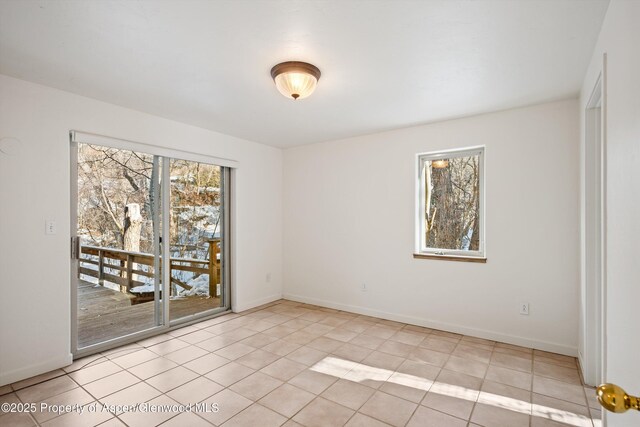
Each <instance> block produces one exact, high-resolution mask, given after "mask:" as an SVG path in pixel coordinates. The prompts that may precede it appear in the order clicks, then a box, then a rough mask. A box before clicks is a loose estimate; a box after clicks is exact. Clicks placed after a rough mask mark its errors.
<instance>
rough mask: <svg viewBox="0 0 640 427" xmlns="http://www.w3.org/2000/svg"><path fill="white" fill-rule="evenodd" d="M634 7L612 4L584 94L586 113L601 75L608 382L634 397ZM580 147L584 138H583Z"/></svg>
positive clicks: (637, 70) (639, 197) (638, 350)
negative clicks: (603, 76)
mask: <svg viewBox="0 0 640 427" xmlns="http://www.w3.org/2000/svg"><path fill="white" fill-rule="evenodd" d="M638 22H640V2H637V1H624V0H612V2H611V4H610V5H609V9H608V11H607V15H606V17H605V20H604V23H603V25H602V30H601V32H600V37H599V39H598V43H597V45H596V48H595V50H594V53H593V57H592V60H591V64H590V66H589V69H588V72H587V74H586V77H585V80H584V85H583V89H582V96H581V102H580V109H581V114H582V122H583V123H584V110H585V107H586V105H587V101H588V98H589V95H590V94H591V91H592V90H593V87H594V85H595V83H596V80H597V77H598V75H599V74H600V72H601V71H602V56H603V54H604V53H606V54H607V67H606V83H605V85H606V91H605V97H606V98H605V104H604V105H605V107H604V108H605V111H606V123H605V132H606V142H605V144H606V209H607V218H606V222H605V226H606V230H607V234H606V254H607V255H606V264H607V265H606V270H607V271H606V292H605V299H606V302H605V309H606V314H605V319H606V320H605V322H606V327H605V334H606V336H605V350H606V363H605V375H604V377H605V378H604V379H605V381H606V382H613V383H616V384H618V385H620V386H622V387H623V388H624V389H625V390H627V392H629V393H630V394H633V395H636V396H637V395H638V394H640V371H639V370H638V369H637V364H638V360H639V358H640V338H639V337H638V325H639V324H640V320H639V319H640V316H639V315H638V307H639V306H640V285H639V282H638V278H640V262H639V261H638V236H640V49H638V42H639V41H640V26H639V25H638ZM583 139H584V138H583ZM606 418H607V425H608V426H610V427H631V426H637V425H638V422H639V421H640V415H639V414H638V413H637V412H635V411H633V412H628V413H625V414H607V417H606Z"/></svg>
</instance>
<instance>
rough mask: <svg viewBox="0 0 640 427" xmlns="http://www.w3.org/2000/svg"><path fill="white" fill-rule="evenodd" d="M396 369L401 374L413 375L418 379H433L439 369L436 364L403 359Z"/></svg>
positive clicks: (436, 376) (438, 372)
mask: <svg viewBox="0 0 640 427" xmlns="http://www.w3.org/2000/svg"><path fill="white" fill-rule="evenodd" d="M397 371H398V372H400V373H403V374H409V375H413V376H415V377H418V378H420V379H425V380H432V381H433V380H435V379H436V378H438V375H439V374H440V371H441V369H440V368H438V367H437V366H433V365H429V364H428V363H421V362H416V361H413V360H405V361H404V362H402V364H401V365H400V366H398V368H397Z"/></svg>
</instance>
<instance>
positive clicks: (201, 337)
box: [180, 330, 215, 344]
mask: <svg viewBox="0 0 640 427" xmlns="http://www.w3.org/2000/svg"><path fill="white" fill-rule="evenodd" d="M213 337H215V335H213V334H212V333H210V332H207V331H202V330H197V331H196V332H192V333H189V334H187V335H183V336H181V337H180V339H181V340H182V341H184V342H187V343H189V344H197V343H199V342H202V341H205V340H208V339H211V338H213Z"/></svg>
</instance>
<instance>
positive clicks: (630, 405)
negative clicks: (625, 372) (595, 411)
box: [596, 384, 640, 412]
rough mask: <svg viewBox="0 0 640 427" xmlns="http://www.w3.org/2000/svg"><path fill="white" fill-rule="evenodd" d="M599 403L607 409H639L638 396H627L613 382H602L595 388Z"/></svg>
mask: <svg viewBox="0 0 640 427" xmlns="http://www.w3.org/2000/svg"><path fill="white" fill-rule="evenodd" d="M596 393H597V394H598V401H599V402H600V405H602V406H603V407H604V409H606V410H607V411H611V412H625V411H627V410H628V409H635V410H636V411H640V398H638V397H635V396H629V395H628V394H627V392H626V391H624V390H623V389H622V388H621V387H619V386H617V385H615V384H602V385H600V386H599V387H598V388H597V389H596Z"/></svg>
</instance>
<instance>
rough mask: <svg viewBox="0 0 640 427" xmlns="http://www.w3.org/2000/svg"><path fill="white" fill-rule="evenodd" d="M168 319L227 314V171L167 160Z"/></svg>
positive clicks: (221, 168)
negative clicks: (169, 280) (225, 255)
mask: <svg viewBox="0 0 640 427" xmlns="http://www.w3.org/2000/svg"><path fill="white" fill-rule="evenodd" d="M169 164H170V173H169V175H170V180H171V182H170V194H171V202H170V206H169V221H170V222H169V238H170V243H169V250H170V252H171V259H170V277H171V283H170V284H169V285H170V286H169V288H170V292H169V295H170V297H169V318H170V320H171V321H174V320H177V319H181V320H186V319H188V318H190V317H192V316H195V315H199V314H201V313H204V312H211V310H216V309H217V310H219V311H223V310H225V308H224V307H225V306H226V305H227V304H226V302H225V297H226V290H225V286H224V283H225V280H223V279H224V278H223V275H224V269H223V268H222V266H223V264H224V247H225V246H224V245H225V242H224V240H225V236H224V233H223V230H224V222H225V214H224V213H225V209H224V199H225V197H224V196H225V195H224V186H225V168H223V167H221V166H216V165H211V164H206V163H200V162H195V161H187V160H178V159H171V160H170V163H169Z"/></svg>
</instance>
